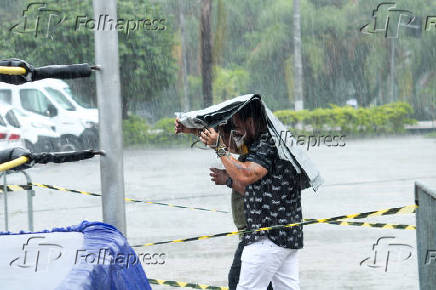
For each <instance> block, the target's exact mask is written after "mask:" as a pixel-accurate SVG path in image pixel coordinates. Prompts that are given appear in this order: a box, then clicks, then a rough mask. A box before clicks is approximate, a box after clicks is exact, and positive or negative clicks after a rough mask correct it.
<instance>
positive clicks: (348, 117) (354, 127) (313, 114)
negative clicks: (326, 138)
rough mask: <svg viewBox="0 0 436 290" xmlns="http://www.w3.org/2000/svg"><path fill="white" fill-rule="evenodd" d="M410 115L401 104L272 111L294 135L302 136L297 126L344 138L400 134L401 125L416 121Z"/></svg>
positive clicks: (407, 109) (405, 105) (405, 106)
mask: <svg viewBox="0 0 436 290" xmlns="http://www.w3.org/2000/svg"><path fill="white" fill-rule="evenodd" d="M412 114H413V109H412V107H411V106H410V105H409V104H407V103H404V102H397V103H391V104H387V105H382V106H376V107H369V108H359V109H354V108H352V107H350V106H344V107H339V106H335V105H331V108H319V109H315V110H313V111H306V110H303V111H299V112H295V111H291V110H282V111H277V112H274V115H275V116H276V117H277V118H278V119H279V120H280V121H282V122H283V123H284V124H285V125H286V126H288V127H289V128H292V130H293V131H297V133H302V132H298V131H299V130H298V129H296V128H298V127H300V128H303V132H304V131H306V132H307V131H309V132H310V133H331V132H336V133H340V134H345V135H347V134H348V135H371V134H380V133H390V134H398V133H403V132H404V131H405V128H404V126H405V125H409V124H414V123H415V122H416V120H414V119H410V118H409V116H411V115H412ZM299 125H300V126H299Z"/></svg>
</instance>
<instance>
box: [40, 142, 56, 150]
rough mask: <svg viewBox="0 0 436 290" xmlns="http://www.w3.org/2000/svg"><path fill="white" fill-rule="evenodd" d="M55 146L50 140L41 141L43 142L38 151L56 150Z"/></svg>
mask: <svg viewBox="0 0 436 290" xmlns="http://www.w3.org/2000/svg"><path fill="white" fill-rule="evenodd" d="M54 151H55V147H54V145H53V144H52V143H51V142H50V140H44V141H41V144H39V146H38V152H54Z"/></svg>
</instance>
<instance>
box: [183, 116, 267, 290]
mask: <svg viewBox="0 0 436 290" xmlns="http://www.w3.org/2000/svg"><path fill="white" fill-rule="evenodd" d="M232 129H233V124H232V122H231V120H229V121H228V122H227V123H226V124H225V125H222V126H219V127H218V128H217V130H218V132H216V130H214V129H213V128H208V129H203V130H200V129H193V128H186V127H184V126H183V125H182V124H181V123H180V122H179V120H178V119H176V121H175V133H176V134H178V133H190V134H194V135H197V136H199V138H200V140H201V141H202V142H203V143H204V144H205V145H209V146H212V147H213V146H214V145H215V144H216V143H217V140H218V139H219V138H220V137H221V138H222V142H223V143H224V144H226V146H227V148H229V151H230V152H231V153H235V154H239V158H238V160H239V159H241V158H243V156H244V154H246V153H248V152H246V151H245V150H246V149H245V148H241V149H240V150H238V148H237V144H234V142H232V137H233V136H231V135H232V134H231V133H232ZM232 143H233V144H232ZM244 149H245V150H244ZM210 171H211V173H210V176H211V177H212V178H211V180H212V181H213V182H214V183H215V185H227V186H228V187H230V188H232V186H233V185H232V181H230V180H231V178H230V176H229V174H228V173H227V172H226V170H223V169H218V168H210ZM231 205H232V216H233V222H234V224H235V226H236V228H237V229H238V231H242V230H245V229H246V227H247V222H246V220H245V215H244V197H243V194H241V193H239V192H237V191H236V190H235V189H232V195H231ZM243 249H244V241H243V240H242V236H240V242H239V243H238V247H237V249H236V252H235V255H234V257H233V262H232V266H231V268H230V271H229V274H228V283H229V290H235V289H236V287H237V285H238V281H239V275H240V271H241V255H242V251H243ZM267 289H268V290H273V288H272V284H271V283H269V285H268V288H267Z"/></svg>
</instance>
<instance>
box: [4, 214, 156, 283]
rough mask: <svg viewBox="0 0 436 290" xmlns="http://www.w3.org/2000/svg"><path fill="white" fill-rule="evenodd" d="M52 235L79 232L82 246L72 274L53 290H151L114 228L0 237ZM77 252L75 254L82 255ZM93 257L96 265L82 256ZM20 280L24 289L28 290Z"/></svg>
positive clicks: (86, 225)
mask: <svg viewBox="0 0 436 290" xmlns="http://www.w3.org/2000/svg"><path fill="white" fill-rule="evenodd" d="M54 232H80V233H82V234H83V244H82V245H77V246H78V248H81V249H83V250H82V252H83V255H82V256H80V257H79V258H78V259H77V260H78V261H79V262H78V263H75V264H74V265H65V266H66V267H70V268H71V271H70V272H69V273H68V274H67V276H66V277H65V278H64V279H63V281H62V282H61V283H60V284H58V286H57V287H56V288H55V289H68V290H72V289H84V290H88V289H105V290H107V289H151V287H150V284H149V282H148V280H147V277H146V275H145V272H144V270H143V268H142V265H141V263H140V261H139V259H138V257H137V255H136V253H135V252H134V250H133V249H132V248H131V247H130V246H129V244H128V242H127V240H126V238H125V237H124V236H123V235H122V233H121V232H119V231H118V230H117V229H116V228H115V227H113V226H111V225H108V224H105V223H101V222H88V221H83V222H82V223H81V224H79V225H77V226H70V227H65V228H54V229H52V230H45V231H40V232H35V233H30V232H24V231H22V232H20V233H9V232H4V233H0V237H1V236H5V235H23V234H37V233H38V234H43V233H54ZM82 252H78V253H82ZM90 253H91V254H93V257H98V261H93V263H90V262H89V259H88V260H87V259H86V255H85V254H90ZM25 283H26V282H25V280H23V289H24V288H28V287H29V285H27V286H26V285H25Z"/></svg>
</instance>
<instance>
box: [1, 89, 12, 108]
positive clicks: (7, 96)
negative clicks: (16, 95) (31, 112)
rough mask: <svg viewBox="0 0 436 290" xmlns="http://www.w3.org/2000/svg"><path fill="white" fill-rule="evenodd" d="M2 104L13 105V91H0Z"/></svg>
mask: <svg viewBox="0 0 436 290" xmlns="http://www.w3.org/2000/svg"><path fill="white" fill-rule="evenodd" d="M0 102H3V103H6V104H9V105H11V104H12V92H11V90H5V89H3V90H0Z"/></svg>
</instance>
